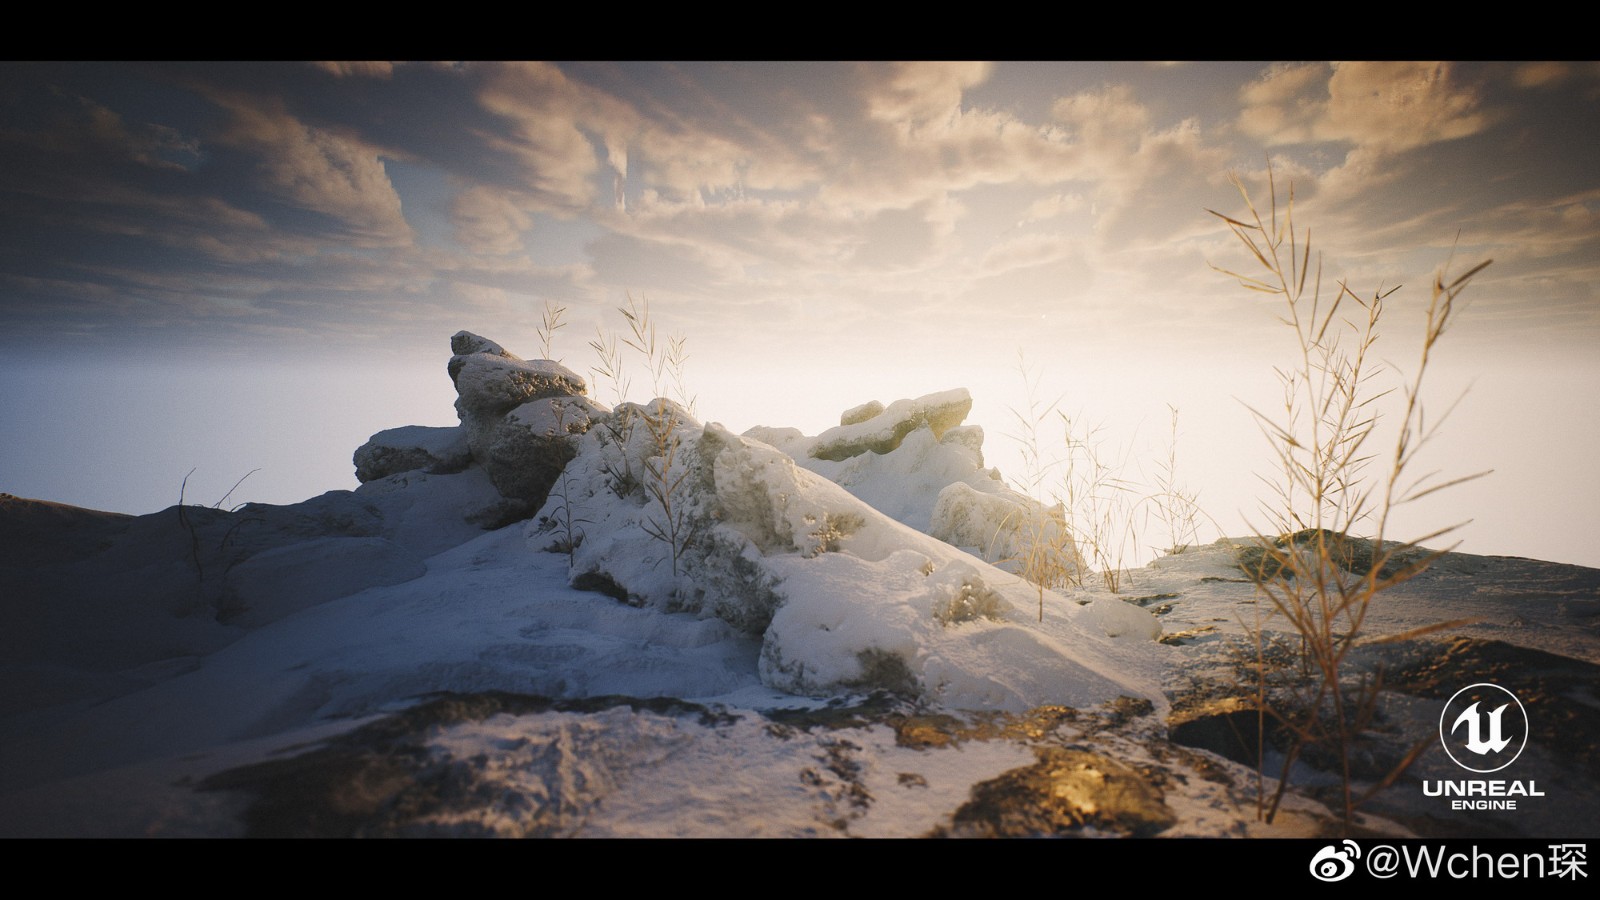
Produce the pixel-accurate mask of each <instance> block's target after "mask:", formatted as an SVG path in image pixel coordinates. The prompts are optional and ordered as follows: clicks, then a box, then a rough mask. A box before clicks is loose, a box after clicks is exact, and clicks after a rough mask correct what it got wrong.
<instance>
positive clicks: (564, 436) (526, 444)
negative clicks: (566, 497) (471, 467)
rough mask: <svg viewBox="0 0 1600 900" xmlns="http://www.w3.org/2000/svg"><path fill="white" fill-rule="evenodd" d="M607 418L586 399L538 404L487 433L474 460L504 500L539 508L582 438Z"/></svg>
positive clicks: (509, 415)
mask: <svg viewBox="0 0 1600 900" xmlns="http://www.w3.org/2000/svg"><path fill="white" fill-rule="evenodd" d="M603 415H605V412H604V411H603V410H601V409H600V408H599V407H597V406H595V405H594V404H593V403H590V402H589V401H588V400H587V399H585V398H583V397H567V396H562V397H548V398H544V399H540V400H533V401H530V402H528V403H524V404H522V405H521V406H518V407H517V408H516V409H513V410H511V411H510V412H509V413H507V414H506V415H505V416H504V417H503V418H501V419H500V420H499V421H498V422H496V423H494V424H493V425H492V426H490V427H488V428H485V429H484V430H483V432H482V437H481V439H480V447H478V448H475V449H474V456H476V457H477V458H478V460H479V462H481V463H482V465H483V467H484V470H485V471H486V472H487V473H488V475H489V480H490V481H491V482H493V483H494V486H495V489H496V490H498V491H499V492H500V494H501V495H502V496H504V497H507V498H510V499H514V500H525V501H528V503H529V504H530V511H531V510H534V509H538V508H539V507H540V506H541V505H543V504H544V501H545V498H546V497H548V496H549V494H550V488H551V486H552V485H554V484H555V480H556V478H557V477H558V476H560V474H561V470H562V469H563V468H565V467H566V465H567V462H568V461H569V460H571V459H572V457H573V455H574V454H575V453H576V452H577V451H576V448H575V443H576V437H577V436H578V435H582V434H583V433H584V432H586V431H588V430H589V426H590V425H591V424H592V423H593V421H594V420H595V419H596V418H597V417H599V416H603Z"/></svg>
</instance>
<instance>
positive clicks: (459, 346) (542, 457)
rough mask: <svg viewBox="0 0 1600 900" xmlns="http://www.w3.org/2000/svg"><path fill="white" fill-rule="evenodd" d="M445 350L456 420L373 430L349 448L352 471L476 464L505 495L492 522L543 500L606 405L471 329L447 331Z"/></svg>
mask: <svg viewBox="0 0 1600 900" xmlns="http://www.w3.org/2000/svg"><path fill="white" fill-rule="evenodd" d="M450 350H451V353H452V354H453V355H452V356H451V357H450V363H449V365H448V366H447V367H446V370H447V371H448V372H449V374H450V381H451V382H452V383H453V384H454V385H455V388H456V403H455V408H456V415H457V417H458V418H459V419H460V420H461V424H460V425H458V426H455V427H453V428H426V427H422V426H408V427H404V428H391V429H389V430H387V431H380V432H378V433H377V434H375V435H373V436H372V439H371V440H369V441H367V443H365V444H363V445H362V446H361V447H360V448H359V449H358V450H356V452H355V457H354V462H355V465H356V478H358V479H359V480H360V481H361V482H362V483H367V482H370V481H376V480H379V479H382V478H386V477H389V476H391V475H397V474H400V473H403V472H413V471H419V470H420V471H423V472H426V473H428V474H446V473H453V472H460V471H462V470H464V469H466V468H467V467H468V466H474V465H475V466H478V467H480V468H481V469H482V470H483V472H484V474H486V475H488V477H489V481H490V482H491V483H492V484H493V485H494V488H495V490H496V491H498V492H499V493H500V495H501V497H502V498H503V499H504V501H505V502H504V503H502V504H498V505H496V506H495V510H496V511H495V512H494V513H493V514H492V515H489V516H488V517H487V518H484V519H483V521H482V524H483V525H484V527H486V528H488V527H499V526H501V525H504V524H507V522H509V521H515V520H516V519H519V518H524V517H526V516H527V515H528V514H529V513H531V512H532V511H534V510H536V509H538V508H539V506H540V505H542V504H543V503H544V501H545V498H546V497H547V496H548V495H549V493H550V486H551V485H552V484H554V483H555V479H556V477H557V476H559V475H560V474H561V470H562V468H563V467H564V466H566V464H567V462H568V461H569V460H570V459H572V456H573V453H574V452H575V450H574V444H573V442H574V440H575V439H576V437H577V436H579V435H582V434H583V433H584V432H586V431H588V430H589V426H590V425H591V424H592V423H593V422H594V421H595V420H596V418H598V417H601V416H605V415H607V412H606V410H605V409H603V408H601V407H599V406H596V405H595V404H594V403H591V402H590V401H589V400H588V399H587V398H586V397H585V396H584V394H585V392H586V391H587V389H588V387H587V385H586V384H585V383H584V380H583V378H582V377H581V376H579V375H578V374H576V373H574V372H573V371H571V370H570V369H567V368H566V367H565V366H562V365H561V364H560V363H557V362H554V361H552V360H548V359H535V360H526V359H522V358H521V357H519V356H517V355H516V354H514V353H512V352H510V351H509V350H507V349H506V348H505V347H503V346H501V345H500V344H499V343H498V342H496V341H492V340H490V339H488V338H486V337H483V336H482V335H478V334H473V333H472V332H470V331H458V332H456V333H455V334H454V335H452V336H451V337H450Z"/></svg>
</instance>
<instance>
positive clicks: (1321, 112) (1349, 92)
mask: <svg viewBox="0 0 1600 900" xmlns="http://www.w3.org/2000/svg"><path fill="white" fill-rule="evenodd" d="M1240 98H1241V101H1242V102H1243V104H1244V109H1243V110H1242V111H1241V112H1240V114H1239V119H1238V125H1239V128H1240V130H1241V131H1243V132H1244V133H1245V134H1248V135H1251V136H1253V137H1257V138H1260V139H1261V140H1263V141H1265V142H1266V143H1267V144H1268V145H1269V146H1275V145H1283V144H1301V143H1309V142H1313V141H1342V142H1346V143H1351V144H1354V145H1356V147H1357V148H1358V149H1359V150H1362V151H1364V152H1366V153H1369V154H1392V153H1399V152H1402V151H1405V150H1410V149H1413V148H1415V147H1420V146H1424V145H1427V144H1432V143H1437V142H1440V141H1449V140H1455V139H1457V138H1463V137H1466V136H1468V135H1471V134H1475V133H1477V132H1479V131H1482V130H1483V129H1484V128H1486V127H1487V126H1488V125H1489V124H1490V123H1491V122H1492V121H1493V120H1494V117H1493V116H1492V115H1490V114H1489V113H1488V112H1486V111H1485V110H1484V109H1482V108H1481V107H1482V98H1481V96H1480V92H1479V90H1478V89H1476V88H1474V87H1472V86H1470V85H1466V84H1462V83H1460V82H1459V81H1458V80H1457V79H1456V78H1455V77H1454V68H1453V67H1452V66H1451V64H1450V63H1443V62H1432V63H1430V62H1351V63H1335V64H1332V65H1322V64H1308V65H1289V66H1284V65H1279V66H1274V67H1272V68H1270V69H1268V70H1267V71H1266V72H1265V73H1264V74H1263V75H1262V77H1261V78H1260V79H1259V80H1257V81H1256V82H1254V83H1252V84H1250V85H1247V86H1246V87H1245V88H1244V89H1243V90H1242V91H1241V92H1240Z"/></svg>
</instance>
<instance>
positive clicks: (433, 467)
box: [352, 425, 472, 484]
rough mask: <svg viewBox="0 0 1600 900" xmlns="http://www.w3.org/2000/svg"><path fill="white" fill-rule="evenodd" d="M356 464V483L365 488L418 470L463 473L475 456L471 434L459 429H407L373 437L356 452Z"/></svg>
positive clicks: (388, 431) (417, 427) (423, 426)
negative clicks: (469, 435)
mask: <svg viewBox="0 0 1600 900" xmlns="http://www.w3.org/2000/svg"><path fill="white" fill-rule="evenodd" d="M352 461H353V462H354V463H355V464H356V480H358V481H360V482H361V483H362V484H365V483H367V482H369V481H376V480H377V479H379V478H386V477H388V476H390V475H393V474H395V473H396V472H410V471H413V470H415V469H422V470H423V471H426V472H432V473H435V474H447V473H450V472H459V471H461V470H462V469H465V468H466V467H467V465H468V464H469V463H471V462H472V452H471V450H470V449H469V448H468V447H467V433H466V431H465V429H463V428H462V427H461V426H459V425H456V426H452V427H448V428H430V427H428V426H426V425H405V426H402V427H400V428H389V429H385V430H383V431H380V432H378V433H377V434H375V435H373V436H372V437H371V438H370V439H369V440H368V441H367V442H366V443H365V444H362V445H361V446H360V447H358V448H356V452H355V457H354V458H353V460H352Z"/></svg>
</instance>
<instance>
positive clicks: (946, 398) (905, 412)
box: [811, 388, 972, 461]
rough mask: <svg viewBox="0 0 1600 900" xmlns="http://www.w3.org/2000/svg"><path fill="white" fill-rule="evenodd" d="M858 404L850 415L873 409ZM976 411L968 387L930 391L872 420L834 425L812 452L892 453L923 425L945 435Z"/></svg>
mask: <svg viewBox="0 0 1600 900" xmlns="http://www.w3.org/2000/svg"><path fill="white" fill-rule="evenodd" d="M870 407H871V404H867V405H866V406H864V407H856V409H854V410H850V411H849V412H848V413H846V415H847V416H848V415H850V414H851V413H857V412H859V411H861V410H864V409H867V408H870ZM971 411H972V395H971V394H969V393H967V389H966V388H956V389H955V390H950V391H942V392H940V393H937V394H928V395H927V396H924V397H918V398H916V399H914V400H896V401H895V402H893V403H891V404H889V406H888V408H887V409H885V410H884V411H883V412H881V413H878V414H877V415H875V416H873V417H872V418H870V419H866V420H864V421H859V422H855V423H853V424H849V425H840V426H839V427H837V428H830V429H828V430H827V431H824V432H823V433H822V434H819V435H817V439H816V442H815V443H813V444H812V446H811V455H812V456H814V457H816V458H817V459H827V460H834V461H837V460H842V459H849V458H850V457H852V456H859V455H861V454H863V453H866V452H868V451H871V452H873V453H880V454H881V453H888V452H890V451H892V450H894V449H895V448H896V447H899V446H900V442H901V441H902V440H904V439H905V436H906V435H908V434H910V433H911V432H912V431H914V430H916V429H917V428H918V427H920V426H922V425H926V426H928V428H929V429H931V430H932V431H933V436H934V437H936V438H938V437H942V436H943V435H944V433H945V432H946V431H948V430H950V429H951V428H954V427H956V426H957V425H960V424H961V423H962V422H963V421H965V420H966V418H967V413H969V412H971Z"/></svg>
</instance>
